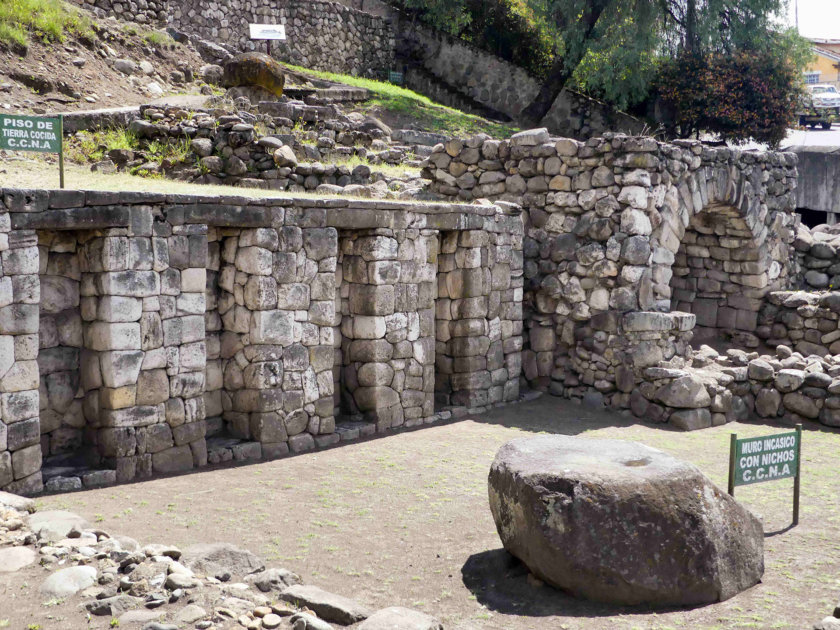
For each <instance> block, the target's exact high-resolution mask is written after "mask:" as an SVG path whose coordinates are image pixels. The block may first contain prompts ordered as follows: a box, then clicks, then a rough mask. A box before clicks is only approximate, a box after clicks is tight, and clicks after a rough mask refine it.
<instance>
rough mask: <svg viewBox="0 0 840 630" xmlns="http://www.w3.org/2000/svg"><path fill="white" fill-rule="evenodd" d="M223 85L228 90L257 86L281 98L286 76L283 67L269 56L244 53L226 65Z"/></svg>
mask: <svg viewBox="0 0 840 630" xmlns="http://www.w3.org/2000/svg"><path fill="white" fill-rule="evenodd" d="M222 85H223V86H224V87H228V88H232V87H247V86H257V87H261V88H263V89H264V90H268V91H269V92H271V93H272V94H274V95H275V96H277V97H278V98H279V97H281V96H283V87H284V86H285V85H286V76H285V74H283V66H281V65H280V64H279V63H277V61H275V60H274V59H272V58H271V57H269V56H268V55H266V54H264V53H258V52H250V53H242V54H240V55H236V56H235V57H234V58H233V59H231V60H229V61H227V62H226V63H225V65H224V75H223V76H222Z"/></svg>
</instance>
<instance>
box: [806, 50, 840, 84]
mask: <svg viewBox="0 0 840 630" xmlns="http://www.w3.org/2000/svg"><path fill="white" fill-rule="evenodd" d="M837 63H838V62H836V61H834V60H833V59H829V58H828V57H823V56H822V55H820V54H817V56H816V59H815V60H814V61H812V62H811V63H810V64H808V68H807V70H806V71H807V72H819V73H820V83H833V82H835V81H840V70H838V68H837Z"/></svg>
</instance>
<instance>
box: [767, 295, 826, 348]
mask: <svg viewBox="0 0 840 630" xmlns="http://www.w3.org/2000/svg"><path fill="white" fill-rule="evenodd" d="M758 317H759V321H758V324H759V326H758V328H757V329H756V331H755V334H756V335H757V336H758V337H759V338H760V339H762V340H763V341H764V343H766V344H767V345H768V346H771V347H776V346H779V345H786V346H790V347H792V348H793V349H795V350H796V351H797V352H799V353H801V354H803V355H805V356H808V355H811V354H816V355H820V356H825V355H829V354H830V355H836V354H840V293H838V292H829V293H813V292H807V291H777V292H774V293H770V294H769V295H768V296H767V302H765V303H764V305H763V306H762V308H761V311H760V312H759V316H758Z"/></svg>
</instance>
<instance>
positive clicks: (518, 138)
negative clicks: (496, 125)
mask: <svg viewBox="0 0 840 630" xmlns="http://www.w3.org/2000/svg"><path fill="white" fill-rule="evenodd" d="M795 165H796V157H795V156H794V155H793V154H775V153H768V154H753V153H744V152H740V151H737V150H730V149H713V148H708V147H704V146H703V145H701V144H700V143H696V142H680V143H674V144H670V145H669V144H661V143H657V142H656V141H654V140H653V139H650V138H639V137H628V136H622V135H607V136H606V137H604V138H595V139H591V140H589V141H587V142H585V143H581V142H577V141H574V140H571V139H567V138H552V137H550V136H549V134H548V133H547V131H546V130H545V129H542V130H533V131H526V132H522V133H520V134H517V135H515V136H513V137H512V138H511V139H510V140H509V141H497V140H492V139H489V138H487V137H481V136H478V137H474V138H470V139H467V140H464V141H461V140H452V141H449V142H448V143H446V144H445V145H444V144H441V145H438V146H437V147H435V149H434V152H433V154H432V156H431V157H430V158H429V160H428V164H427V166H426V168H425V170H424V173H425V176H426V177H427V178H429V179H431V180H432V189H433V190H434V191H436V192H438V193H440V194H444V195H448V196H452V197H454V198H458V199H463V200H472V199H478V198H488V199H491V200H495V201H497V202H498V201H510V202H515V203H519V204H521V205H522V206H523V207H524V210H525V212H524V214H525V241H524V245H523V252H524V276H525V286H524V309H525V314H524V321H525V325H526V334H525V335H524V338H525V350H524V352H523V354H522V359H523V372H524V375H525V377H526V378H527V380H528V381H529V383H530V385H531V386H532V387H536V388H538V389H543V390H549V391H551V392H552V393H554V394H556V395H560V396H567V397H576V398H581V397H583V398H586V399H588V400H590V401H593V402H599V403H600V402H604V403H606V404H608V405H611V406H613V407H618V408H631V409H633V411H634V412H635V411H638V412H640V413H639V415H640V417H646V416H645V414H648V416H649V417H653V416H655V417H656V419H658V420H660V421H669V420H670V421H671V422H673V423H674V424H677V425H679V426H683V427H685V428H697V427H699V426H704V425H705V426H708V425H709V424H710V423H711V422H712V419H713V418H712V414H713V413H720V414H724V416H725V413H726V411H723V410H722V409H723V407H725V406H728V405H729V404H730V403H731V399H730V398H728V397H727V400H729V401H730V403H727V405H719V406H713V407H712V409H713V410H712V411H710V409H709V405H710V404H711V403H712V401H714V400H716V397H718V396H722V395H724V394H723V392H724V391H729V390H728V387H729V385H730V382H729V381H728V379H727V378H724V377H722V378H721V379H718V378H717V376H715V378H714V379H709V378H707V379H705V380H703V379H698V380H696V381H695V380H691V383H690V387H686V388H683V387H682V386H680V387H679V388H677V390H676V391H671V389H669V387H670V385H669V382H668V381H669V379H673V378H675V376H673V375H674V374H681V375H682V376H690V379H694V378H695V377H694V376H691V375H690V374H688V373H687V372H686V373H681V372H680V371H681V370H683V369H684V368H689V367H691V365H692V361H693V360H694V357H693V353H692V347H691V345H690V342H691V341H692V338H693V337H695V335H696V336H697V337H698V338H699V339H702V338H703V335H704V334H713V335H715V336H720V335H722V334H725V335H726V336H728V337H730V338H732V339H733V340H735V341H747V342H749V343H752V345H758V337H757V335H756V333H757V331H758V326H759V311H760V309H761V308H762V304H763V303H764V299H765V297H766V296H767V294H768V293H770V292H772V291H774V290H778V289H783V288H788V287H789V286H790V285H792V284H793V283H795V281H796V280H797V277H798V266H799V259H798V257H797V255H796V251H795V249H794V247H793V244H794V240H795V236H796V231H797V216H796V214H795V213H794V212H793V210H794V207H795V205H794V203H795V202H794V189H795V184H796V168H795ZM672 311H673V312H672ZM696 343H697V339H695V344H696ZM701 390H702V393H701ZM730 395H731V393H730ZM640 396H641V398H642V399H643V400H644V401H645V402H646V404H647V406H645V405H642V404H641V402H640V401H639V400H638V399H639V397H640ZM727 396H729V395H727ZM633 400H636V402H637V404H636V405H635V406H633V405H632V404H631V403H632V401H633ZM651 405H656V406H657V407H655V408H653V411H651V409H650V406H651ZM701 408H702V409H704V413H700V412H698V411H695V410H696V409H701ZM730 411H731V410H730ZM686 416H687V417H686ZM721 417H723V416H721ZM730 417H732V416H730Z"/></svg>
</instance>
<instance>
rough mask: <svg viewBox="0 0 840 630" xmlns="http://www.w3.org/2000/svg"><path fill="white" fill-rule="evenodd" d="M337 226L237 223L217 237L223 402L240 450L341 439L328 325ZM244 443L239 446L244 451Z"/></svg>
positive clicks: (273, 451) (274, 452) (256, 453)
mask: <svg viewBox="0 0 840 630" xmlns="http://www.w3.org/2000/svg"><path fill="white" fill-rule="evenodd" d="M337 253H338V234H337V232H336V230H335V229H333V228H306V229H301V228H300V227H296V226H287V227H284V228H280V229H274V228H258V229H249V230H242V231H241V232H240V233H239V234H238V235H237V234H232V235H229V236H227V238H225V239H224V241H223V243H222V252H221V258H222V263H221V272H220V274H219V288H220V298H219V305H218V308H219V314H220V315H221V319H222V326H223V330H224V333H223V334H222V341H221V358H222V361H223V365H224V368H223V369H224V373H223V379H224V391H223V395H222V405H223V409H224V416H223V417H224V420H225V423H226V426H227V430H228V432H229V433H230V434H231V435H232V436H234V437H238V438H240V439H243V440H251V441H252V445H250V446H249V447H248V449H247V450H246V451H243V452H241V455H240V456H241V457H242V458H259V457H265V458H270V457H277V456H280V455H283V454H286V453H288V452H289V449H291V450H292V451H295V452H298V451H303V450H307V449H310V448H313V447H314V446H315V445H316V443H317V444H319V445H327V444H330V443H332V442H334V441H337V439H338V436H337V435H336V434H335V433H334V431H335V418H334V416H333V397H332V396H333V374H332V366H333V355H334V351H333V339H334V334H333V332H334V331H333V325H334V321H333V320H334V317H335V267H336V260H337ZM240 450H241V449H240Z"/></svg>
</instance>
